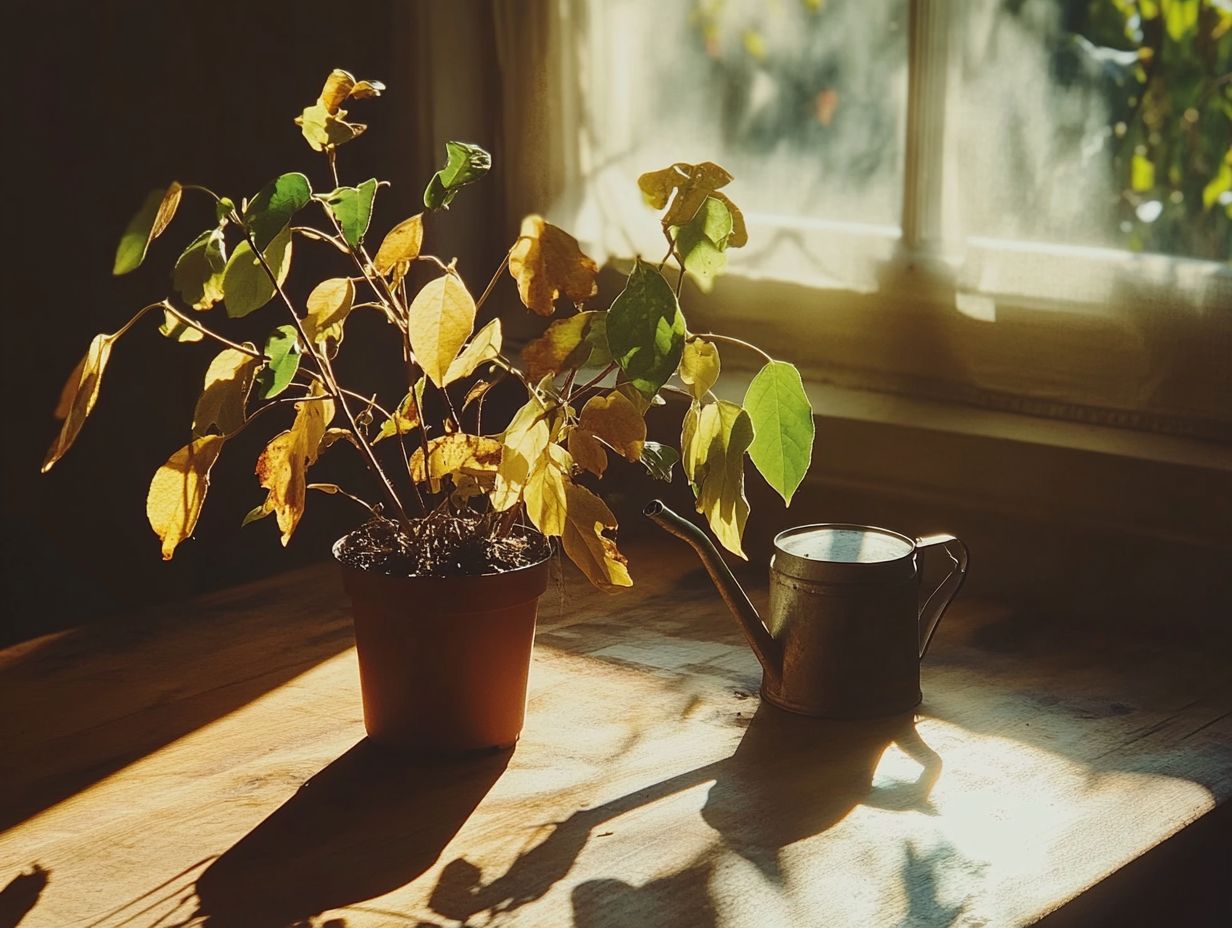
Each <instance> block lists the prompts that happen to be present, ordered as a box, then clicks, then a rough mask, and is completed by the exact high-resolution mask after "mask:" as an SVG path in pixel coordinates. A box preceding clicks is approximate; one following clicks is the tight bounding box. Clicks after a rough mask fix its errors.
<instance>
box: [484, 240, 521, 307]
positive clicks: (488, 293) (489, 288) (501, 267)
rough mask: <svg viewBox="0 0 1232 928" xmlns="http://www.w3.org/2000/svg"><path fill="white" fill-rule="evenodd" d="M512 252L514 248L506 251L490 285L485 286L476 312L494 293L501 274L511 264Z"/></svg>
mask: <svg viewBox="0 0 1232 928" xmlns="http://www.w3.org/2000/svg"><path fill="white" fill-rule="evenodd" d="M511 254H513V249H512V248H510V249H509V250H508V251H507V252H505V257H503V258H501V263H500V264H499V265H498V266H497V268H496V273H495V274H493V275H492V279H491V280H489V281H488V285H487V286H486V287H484V288H483V295H482V296H480V297H479V299H478V300H476V301H475V311H476V312H478V311H479V308H480V307H481V306H483V304H484V303H485V302H487V299H488V297H490V296H491V295H492V291H493V290H495V289H496V284H497V281H499V280H500V278H501V274H502V273H504V271H505V268H506V267H508V266H509V256H510V255H511Z"/></svg>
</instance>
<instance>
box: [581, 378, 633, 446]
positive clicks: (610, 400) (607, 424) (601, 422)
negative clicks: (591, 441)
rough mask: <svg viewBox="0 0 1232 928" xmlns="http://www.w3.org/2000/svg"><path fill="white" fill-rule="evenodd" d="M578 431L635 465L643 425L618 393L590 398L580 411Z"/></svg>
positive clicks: (629, 404) (630, 405)
mask: <svg viewBox="0 0 1232 928" xmlns="http://www.w3.org/2000/svg"><path fill="white" fill-rule="evenodd" d="M578 427H579V428H581V429H584V430H586V431H588V432H590V433H591V434H592V435H595V436H596V437H598V438H602V439H603V440H604V441H605V442H607V443H608V444H609V445H611V446H612V448H614V449H615V450H616V451H617V452H619V453H620V454H622V455H624V456H625V458H626V459H627V460H629V461H637V460H638V459H640V458H641V456H642V443H643V442H645V441H646V421H645V420H644V419H643V418H642V414H641V413H640V412H638V411H637V409H636V408H635V407H634V405H633V404H632V403H631V402H629V400H628V399H627V398H626V397H624V396H623V395H621V394H620V393H609V394H608V395H607V396H592V397H591V398H590V400H589V401H587V403H586V405H585V406H583V407H582V415H581V417H580V418H579V419H578Z"/></svg>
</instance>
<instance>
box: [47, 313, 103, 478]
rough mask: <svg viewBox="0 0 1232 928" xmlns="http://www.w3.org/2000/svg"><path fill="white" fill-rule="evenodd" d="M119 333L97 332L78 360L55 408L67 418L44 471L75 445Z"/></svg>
mask: <svg viewBox="0 0 1232 928" xmlns="http://www.w3.org/2000/svg"><path fill="white" fill-rule="evenodd" d="M117 337H118V336H116V335H95V336H94V339H93V340H92V341H91V342H90V347H89V348H88V349H86V353H85V356H84V357H83V358H82V359H81V360H80V361H78V362H77V366H76V367H74V368H73V372H72V373H71V374H69V375H68V380H66V381H65V382H64V387H63V389H61V391H60V401H59V402H58V403H57V404H56V411H55V416H56V418H57V419H63V420H64V424H63V425H62V426H60V434H59V435H57V436H56V440H55V441H53V442H52V443H51V447H50V448H48V449H47V455H46V457H44V458H43V468H42V470H43V473H47V471H49V470H51V468H52V466H53V465H54V464H55V463H56V461H58V460H60V458H62V457H64V452H66V451H68V449H69V448H70V447H72V444H73V442H74V441H76V440H77V433H78V432H80V431H81V426H82V425H83V424H84V423H85V421H86V417H87V416H89V415H90V413H91V411H92V410H93V409H94V404H95V402H97V401H98V388H99V387H100V386H101V385H102V382H103V371H104V370H105V369H106V367H107V360H108V359H109V358H110V357H111V346H112V345H113V344H114V343H115V340H116V338H117Z"/></svg>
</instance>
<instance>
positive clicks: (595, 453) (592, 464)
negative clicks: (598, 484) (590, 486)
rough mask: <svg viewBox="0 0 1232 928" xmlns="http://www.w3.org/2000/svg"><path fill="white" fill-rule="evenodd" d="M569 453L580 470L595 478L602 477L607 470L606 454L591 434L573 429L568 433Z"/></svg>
mask: <svg viewBox="0 0 1232 928" xmlns="http://www.w3.org/2000/svg"><path fill="white" fill-rule="evenodd" d="M567 440H568V442H569V453H570V454H571V455H573V460H574V461H576V462H577V466H578V467H580V468H582V470H588V471H590V472H591V473H592V474H594V475H595V476H596V477H602V476H603V472H604V471H605V470H607V452H606V451H604V450H603V445H601V444H599V440H598V439H597V438H595V436H594V433H593V432H588V431H586V429H581V428H575V429H573V430H572V431H571V432H569V437H568V439H567Z"/></svg>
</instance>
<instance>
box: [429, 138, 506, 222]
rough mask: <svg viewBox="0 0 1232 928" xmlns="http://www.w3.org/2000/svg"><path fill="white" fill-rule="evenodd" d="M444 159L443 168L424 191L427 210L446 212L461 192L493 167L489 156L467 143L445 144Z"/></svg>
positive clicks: (476, 146)
mask: <svg viewBox="0 0 1232 928" xmlns="http://www.w3.org/2000/svg"><path fill="white" fill-rule="evenodd" d="M445 159H446V160H445V166H444V167H443V168H441V169H440V170H439V171H437V172H436V173H435V174H433V175H432V180H430V181H429V182H428V187H427V189H426V190H424V206H426V207H427V208H428V209H447V208H448V207H449V204H450V203H451V202H452V201H453V198H454V197H455V196H456V195H457V193H458V190H459V189H460V188H462V187H465V186H466V185H467V184H471V183H474V182H475V181H477V180H479V178H481V177H483V175H485V174H487V173H488V171H489V169H491V167H492V156H491V155H489V154H488V153H487V152H486V151H484V150H483V149H482V148H480V147H479V146H478V145H472V144H471V143H469V142H446V143H445Z"/></svg>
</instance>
